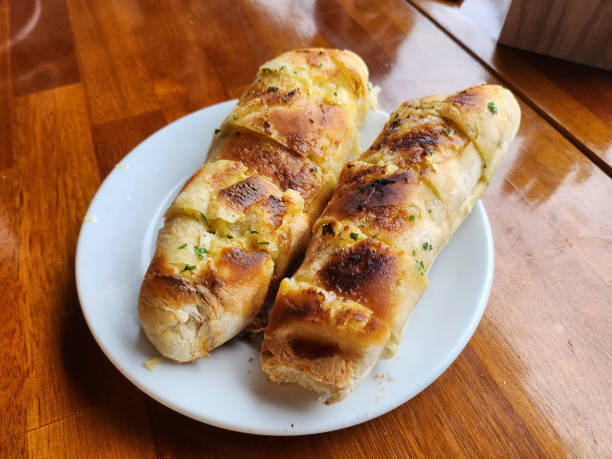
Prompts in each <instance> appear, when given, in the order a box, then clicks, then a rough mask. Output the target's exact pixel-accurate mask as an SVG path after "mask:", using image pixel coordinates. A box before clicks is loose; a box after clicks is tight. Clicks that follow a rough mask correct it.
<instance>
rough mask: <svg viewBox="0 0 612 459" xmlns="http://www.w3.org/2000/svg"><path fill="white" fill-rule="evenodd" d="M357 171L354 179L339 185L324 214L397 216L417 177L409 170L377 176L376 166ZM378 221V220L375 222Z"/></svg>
mask: <svg viewBox="0 0 612 459" xmlns="http://www.w3.org/2000/svg"><path fill="white" fill-rule="evenodd" d="M369 169H370V170H371V172H373V173H372V174H367V172H368V170H365V171H360V172H359V173H360V174H361V175H357V176H356V177H357V180H356V182H357V183H355V182H348V183H346V184H344V185H342V186H341V187H340V188H339V189H338V190H337V192H336V195H335V197H334V198H332V201H331V202H330V204H329V206H328V208H327V210H326V211H325V215H334V216H337V217H338V218H352V217H355V216H357V215H359V214H362V215H366V216H367V215H370V216H372V217H375V218H376V217H379V218H384V219H387V220H388V219H389V218H391V217H392V216H399V213H401V212H399V211H400V209H401V206H402V204H403V203H404V202H405V201H406V197H407V196H408V194H409V192H410V189H411V185H412V184H414V183H416V181H417V177H416V174H415V173H414V172H413V171H412V170H407V171H402V172H397V173H395V174H391V175H388V176H383V177H377V174H376V172H378V171H379V169H378V166H375V167H373V168H369ZM375 223H376V224H377V225H378V222H375ZM380 223H381V224H384V222H382V221H381V222H380Z"/></svg>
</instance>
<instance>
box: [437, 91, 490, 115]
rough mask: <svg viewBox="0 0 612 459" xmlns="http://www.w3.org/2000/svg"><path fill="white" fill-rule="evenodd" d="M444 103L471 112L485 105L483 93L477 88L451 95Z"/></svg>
mask: <svg viewBox="0 0 612 459" xmlns="http://www.w3.org/2000/svg"><path fill="white" fill-rule="evenodd" d="M444 102H449V103H451V104H453V105H457V106H458V107H459V108H460V109H462V110H463V109H471V110H473V109H477V108H479V107H482V106H485V105H486V104H485V99H484V97H483V91H482V90H481V88H480V87H478V86H475V87H472V88H467V89H464V90H463V91H460V92H458V93H456V94H452V95H450V96H449V97H447V98H446V99H445V100H444Z"/></svg>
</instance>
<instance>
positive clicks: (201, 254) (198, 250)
mask: <svg viewBox="0 0 612 459" xmlns="http://www.w3.org/2000/svg"><path fill="white" fill-rule="evenodd" d="M193 249H194V250H195V253H196V255H197V256H198V258H199V259H200V260H203V259H204V254H205V253H208V250H206V249H205V248H204V247H198V246H197V245H195V246H193Z"/></svg>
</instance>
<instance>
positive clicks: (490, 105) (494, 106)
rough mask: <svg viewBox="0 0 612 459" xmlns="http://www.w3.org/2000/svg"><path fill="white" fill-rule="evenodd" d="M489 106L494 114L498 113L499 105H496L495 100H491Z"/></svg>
mask: <svg viewBox="0 0 612 459" xmlns="http://www.w3.org/2000/svg"><path fill="white" fill-rule="evenodd" d="M487 108H488V109H489V111H490V112H491V113H492V114H493V115H497V105H495V102H493V101H491V102H489V103H488V104H487Z"/></svg>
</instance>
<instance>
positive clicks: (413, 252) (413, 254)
mask: <svg viewBox="0 0 612 459" xmlns="http://www.w3.org/2000/svg"><path fill="white" fill-rule="evenodd" d="M412 256H413V257H416V250H415V249H412Z"/></svg>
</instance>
